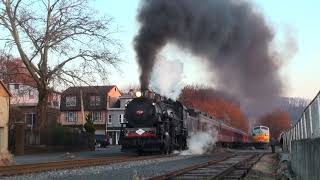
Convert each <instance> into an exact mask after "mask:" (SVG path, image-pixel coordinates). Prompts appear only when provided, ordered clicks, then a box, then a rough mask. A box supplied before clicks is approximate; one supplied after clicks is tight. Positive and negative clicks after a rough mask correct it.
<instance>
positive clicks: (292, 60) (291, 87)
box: [93, 0, 320, 99]
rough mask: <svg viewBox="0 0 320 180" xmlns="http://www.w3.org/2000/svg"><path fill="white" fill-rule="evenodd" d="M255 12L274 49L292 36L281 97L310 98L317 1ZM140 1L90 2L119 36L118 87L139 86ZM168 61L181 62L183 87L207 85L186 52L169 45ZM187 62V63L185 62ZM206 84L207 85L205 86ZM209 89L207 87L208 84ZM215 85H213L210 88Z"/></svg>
mask: <svg viewBox="0 0 320 180" xmlns="http://www.w3.org/2000/svg"><path fill="white" fill-rule="evenodd" d="M252 2H253V4H254V5H255V7H256V8H257V10H258V11H260V12H261V13H262V14H263V15H264V17H265V18H266V19H267V21H268V23H269V24H270V26H271V27H272V28H273V30H274V33H275V44H276V47H277V48H280V50H281V49H283V48H286V47H283V46H285V43H284V42H283V39H284V37H293V39H294V40H295V44H296V46H297V50H296V51H295V53H292V54H290V56H288V58H287V59H285V60H284V61H283V66H282V69H281V77H282V79H283V82H284V84H285V89H284V96H290V97H304V98H309V99H311V98H313V97H314V96H315V95H316V93H317V92H318V91H319V90H320V54H319V52H320V46H319V44H318V41H319V35H318V32H319V30H320V23H318V22H319V21H318V19H317V18H318V17H320V11H318V7H320V1H317V0H308V1H298V0H294V1H292V0H282V1H277V0H268V1H266V0H253V1H252ZM140 3H141V2H140V1H139V0H129V1H128V0H117V1H105V0H96V1H94V3H93V6H94V8H95V9H97V10H98V11H99V13H102V14H106V15H108V16H111V17H113V19H114V27H115V28H117V29H118V33H116V34H115V35H114V38H116V39H118V40H119V42H120V43H122V46H123V50H122V54H121V57H122V58H123V60H124V62H122V63H121V65H120V67H121V68H120V71H119V70H117V71H112V72H111V74H110V77H109V81H110V83H111V84H117V85H118V86H119V87H120V88H121V87H126V86H128V85H138V84H139V81H138V77H139V69H138V66H137V63H136V56H135V52H134V49H133V39H134V37H135V35H136V34H137V31H138V30H139V24H138V22H137V21H136V15H137V13H138V9H139V5H140ZM161 55H162V56H165V57H166V58H168V59H172V60H176V59H184V62H185V63H184V75H183V80H182V81H183V84H199V83H202V84H206V83H207V82H208V79H207V76H206V75H205V73H203V71H202V70H201V69H203V68H204V66H205V65H204V64H199V63H196V61H194V59H195V58H196V57H193V56H192V55H191V54H189V53H188V52H183V51H182V50H180V49H179V48H178V47H175V46H173V45H169V46H167V47H165V48H164V50H163V52H162V53H161ZM185 59H187V61H185ZM206 85H208V84H206ZM209 86H210V85H209ZM212 86H214V84H213V85H212Z"/></svg>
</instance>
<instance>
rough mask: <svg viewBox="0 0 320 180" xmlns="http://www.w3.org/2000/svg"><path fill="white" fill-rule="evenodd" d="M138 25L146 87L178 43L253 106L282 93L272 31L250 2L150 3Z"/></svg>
mask: <svg viewBox="0 0 320 180" xmlns="http://www.w3.org/2000/svg"><path fill="white" fill-rule="evenodd" d="M138 21H139V22H140V25H141V27H140V30H139V33H138V35H137V36H136V37H135V50H136V53H137V60H138V63H139V66H140V70H141V75H140V83H141V89H146V88H148V86H149V81H150V76H151V72H152V69H153V66H154V64H155V60H156V57H157V54H158V52H159V51H160V50H161V49H162V48H163V47H164V46H165V45H166V44H167V43H174V44H176V45H178V46H179V47H181V48H183V49H187V50H189V51H191V52H192V53H193V54H194V55H196V56H199V57H201V58H202V59H203V60H204V61H206V62H208V63H207V64H209V67H208V69H209V70H210V71H211V72H213V73H208V74H210V75H212V76H215V78H214V79H215V80H217V82H216V84H217V86H218V87H217V88H219V89H220V90H224V91H226V92H228V93H231V94H234V95H236V96H237V97H239V98H240V101H241V102H243V103H244V104H246V105H247V106H249V107H250V108H259V109H261V108H265V107H266V106H269V105H270V103H271V102H272V99H273V97H278V96H279V95H280V93H281V89H282V84H281V81H280V78H279V75H278V69H279V67H277V65H276V63H275V59H274V57H273V56H272V52H271V50H272V49H271V48H270V46H271V41H272V40H273V32H272V30H271V29H270V27H269V26H268V25H267V23H266V21H265V19H264V18H263V16H262V15H261V14H260V13H259V12H258V11H257V10H256V9H255V8H254V6H252V4H250V2H247V1H241V0H201V1H196V0H146V1H143V3H142V5H141V7H140V11H139V14H138Z"/></svg>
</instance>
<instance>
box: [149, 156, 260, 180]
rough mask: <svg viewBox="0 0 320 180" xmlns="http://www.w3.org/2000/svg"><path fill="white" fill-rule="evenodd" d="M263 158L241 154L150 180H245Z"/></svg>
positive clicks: (150, 179)
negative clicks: (252, 168)
mask: <svg viewBox="0 0 320 180" xmlns="http://www.w3.org/2000/svg"><path fill="white" fill-rule="evenodd" d="M262 156H263V154H258V153H240V154H234V155H231V156H228V157H225V158H224V159H222V160H213V161H209V162H206V163H202V164H196V165H194V166H190V167H187V168H184V169H181V170H178V171H174V172H170V173H168V174H165V175H161V176H156V177H151V178H149V180H164V179H219V180H220V179H243V178H244V177H245V176H246V174H247V173H248V172H249V170H250V169H251V167H252V166H253V165H254V164H255V163H256V162H257V161H258V160H259V159H260V158H261V157H262Z"/></svg>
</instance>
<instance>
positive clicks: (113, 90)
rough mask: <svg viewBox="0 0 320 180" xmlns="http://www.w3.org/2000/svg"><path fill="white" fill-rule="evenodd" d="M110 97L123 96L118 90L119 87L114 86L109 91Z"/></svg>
mask: <svg viewBox="0 0 320 180" xmlns="http://www.w3.org/2000/svg"><path fill="white" fill-rule="evenodd" d="M107 95H108V97H119V96H121V93H120V91H119V89H118V87H117V86H113V87H112V88H111V89H110V90H109V91H108V94H107Z"/></svg>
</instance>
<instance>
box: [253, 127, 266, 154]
mask: <svg viewBox="0 0 320 180" xmlns="http://www.w3.org/2000/svg"><path fill="white" fill-rule="evenodd" d="M252 141H253V145H254V147H255V148H256V149H267V148H268V145H269V142H270V130H269V128H268V127H266V126H256V127H254V128H253V129H252Z"/></svg>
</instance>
